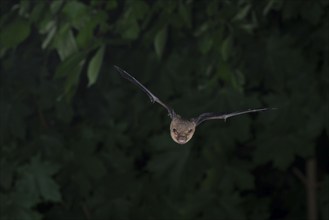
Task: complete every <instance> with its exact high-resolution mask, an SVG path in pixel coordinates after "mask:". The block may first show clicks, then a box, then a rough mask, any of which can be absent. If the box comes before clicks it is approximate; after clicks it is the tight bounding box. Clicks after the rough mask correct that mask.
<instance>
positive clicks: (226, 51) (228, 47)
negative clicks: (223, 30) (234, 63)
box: [221, 35, 233, 61]
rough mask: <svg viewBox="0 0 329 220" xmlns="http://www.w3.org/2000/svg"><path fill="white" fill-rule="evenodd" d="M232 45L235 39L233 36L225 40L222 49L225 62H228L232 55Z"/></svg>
mask: <svg viewBox="0 0 329 220" xmlns="http://www.w3.org/2000/svg"><path fill="white" fill-rule="evenodd" d="M232 44H233V39H232V36H231V35H229V36H228V37H227V38H225V40H224V41H223V44H222V49H221V54H222V57H223V60H224V61H227V60H228V58H229V57H230V55H231V51H232Z"/></svg>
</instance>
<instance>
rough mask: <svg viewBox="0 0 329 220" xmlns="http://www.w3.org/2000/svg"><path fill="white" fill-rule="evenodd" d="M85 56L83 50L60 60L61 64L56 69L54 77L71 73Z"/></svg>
mask: <svg viewBox="0 0 329 220" xmlns="http://www.w3.org/2000/svg"><path fill="white" fill-rule="evenodd" d="M85 56H86V53H84V52H80V53H74V54H72V55H71V56H70V57H68V58H67V59H66V60H65V61H63V62H61V64H60V65H59V66H58V67H57V69H56V73H55V79H58V78H62V77H67V76H68V75H72V74H73V73H72V72H73V71H74V70H76V69H77V67H79V66H80V65H81V62H83V60H84V59H85Z"/></svg>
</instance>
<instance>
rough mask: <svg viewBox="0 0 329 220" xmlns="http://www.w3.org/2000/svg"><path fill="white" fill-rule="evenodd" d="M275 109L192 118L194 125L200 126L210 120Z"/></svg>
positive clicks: (204, 114)
mask: <svg viewBox="0 0 329 220" xmlns="http://www.w3.org/2000/svg"><path fill="white" fill-rule="evenodd" d="M274 109H275V108H260V109H248V110H246V111H239V112H233V113H228V114H220V113H203V114H201V115H199V116H198V117H197V118H194V119H193V120H194V122H195V123H196V125H199V124H201V123H202V122H204V121H207V120H211V119H224V121H225V120H226V119H228V118H230V117H234V116H237V115H242V114H247V113H252V112H261V111H267V110H274Z"/></svg>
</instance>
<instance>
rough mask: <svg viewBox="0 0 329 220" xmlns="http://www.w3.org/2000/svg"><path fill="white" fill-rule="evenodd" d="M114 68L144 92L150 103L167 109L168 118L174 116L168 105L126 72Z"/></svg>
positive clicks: (116, 67)
mask: <svg viewBox="0 0 329 220" xmlns="http://www.w3.org/2000/svg"><path fill="white" fill-rule="evenodd" d="M114 68H115V69H116V70H117V71H118V72H119V73H120V75H121V76H122V77H123V78H125V79H127V80H129V81H130V82H131V83H133V84H135V85H136V86H138V87H139V88H140V89H141V90H142V91H143V92H145V93H146V94H147V95H148V97H149V98H150V100H151V102H152V103H154V102H157V103H159V104H160V105H162V106H163V107H164V108H165V109H167V111H168V114H169V116H170V118H173V117H174V115H175V112H174V110H173V109H172V108H170V107H169V106H168V105H166V104H165V103H163V102H162V101H161V100H160V99H159V98H158V97H156V96H155V95H153V93H152V92H151V91H150V90H148V89H147V88H146V87H145V86H144V85H143V84H142V83H140V82H139V81H138V80H137V79H135V78H134V77H133V76H131V75H130V74H129V73H127V72H126V71H124V70H123V69H121V68H120V67H118V66H114Z"/></svg>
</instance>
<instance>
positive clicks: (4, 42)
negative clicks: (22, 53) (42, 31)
mask: <svg viewBox="0 0 329 220" xmlns="http://www.w3.org/2000/svg"><path fill="white" fill-rule="evenodd" d="M30 32H31V27H30V23H29V22H28V21H27V20H24V19H22V18H17V19H16V20H14V21H13V22H11V23H9V24H8V25H6V26H4V27H1V37H0V48H1V50H2V49H4V48H12V47H16V46H18V45H19V44H20V43H22V42H23V41H24V40H25V39H26V38H27V37H28V36H29V35H30Z"/></svg>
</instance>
